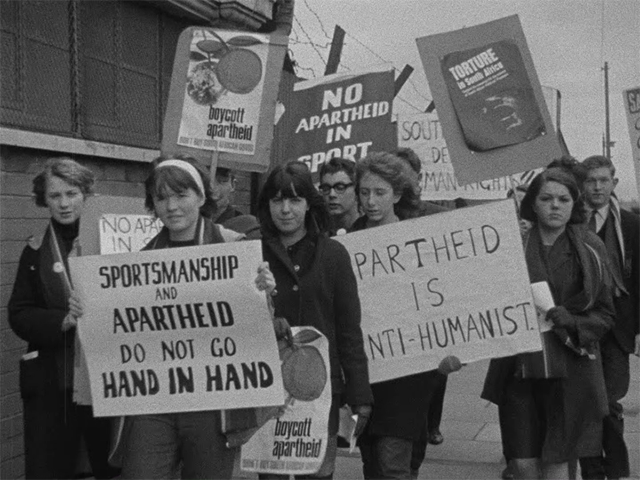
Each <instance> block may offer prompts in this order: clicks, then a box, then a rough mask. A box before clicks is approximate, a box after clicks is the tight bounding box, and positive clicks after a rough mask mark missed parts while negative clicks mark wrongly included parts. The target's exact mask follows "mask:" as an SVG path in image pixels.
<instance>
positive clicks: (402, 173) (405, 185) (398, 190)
mask: <svg viewBox="0 0 640 480" xmlns="http://www.w3.org/2000/svg"><path fill="white" fill-rule="evenodd" d="M366 173H373V174H374V175H378V176H379V177H380V178H382V179H383V180H385V181H386V182H388V183H389V184H390V185H391V188H393V193H394V194H396V195H400V200H399V201H398V202H397V203H396V204H395V205H394V207H393V210H394V212H395V214H396V215H398V218H400V219H401V220H404V219H405V218H412V217H415V216H417V215H418V212H419V206H420V196H419V195H418V191H419V187H418V175H417V174H416V172H414V171H413V170H412V169H411V168H410V167H409V164H408V162H407V161H405V160H403V159H402V158H400V157H398V156H397V155H394V154H392V153H387V152H374V153H369V154H368V155H367V156H366V157H364V158H363V159H361V160H359V161H358V163H357V164H356V178H357V180H358V181H357V185H356V193H359V192H360V181H361V180H362V177H363V176H364V175H365V174H366ZM358 198H360V197H359V196H358Z"/></svg>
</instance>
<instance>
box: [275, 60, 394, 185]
mask: <svg viewBox="0 0 640 480" xmlns="http://www.w3.org/2000/svg"><path fill="white" fill-rule="evenodd" d="M393 80H394V79H393V70H380V71H372V72H367V73H362V74H352V75H343V74H335V75H328V76H326V77H322V78H320V79H317V80H309V81H304V82H298V83H296V84H295V86H294V91H293V94H292V96H291V100H290V101H289V102H288V103H287V104H286V105H285V107H286V110H285V113H284V114H283V117H282V119H281V121H282V122H283V124H285V125H290V126H291V128H292V129H293V130H292V131H288V132H282V133H283V135H285V136H286V138H287V142H286V143H285V148H286V150H285V155H284V158H285V159H286V160H299V161H303V162H305V163H307V165H309V167H310V169H311V172H312V173H314V174H317V172H318V169H319V168H320V166H321V165H322V164H323V163H325V162H327V161H328V160H329V159H331V158H333V157H342V158H347V159H349V160H353V161H354V162H355V161H356V160H358V159H359V158H362V157H364V156H365V155H366V154H367V152H370V151H389V150H393V149H395V148H396V145H397V142H396V138H395V129H394V126H393V124H392V123H391V107H392V104H393V93H394V86H393Z"/></svg>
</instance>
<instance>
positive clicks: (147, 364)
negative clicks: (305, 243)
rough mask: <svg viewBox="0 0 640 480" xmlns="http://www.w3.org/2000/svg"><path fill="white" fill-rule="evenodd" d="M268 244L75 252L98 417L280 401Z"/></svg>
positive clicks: (82, 329)
mask: <svg viewBox="0 0 640 480" xmlns="http://www.w3.org/2000/svg"><path fill="white" fill-rule="evenodd" d="M261 261H262V250H261V246H260V242H257V241H247V242H238V243H228V244H226V243H225V244H216V245H203V246H199V247H188V248H173V249H168V250H153V251H145V252H137V253H122V254H114V255H101V256H93V255H92V256H85V257H75V258H70V259H69V266H70V269H71V274H72V279H73V282H74V286H75V288H76V290H77V291H78V292H79V295H80V296H81V298H82V301H83V304H84V315H83V317H82V318H81V319H80V321H79V322H78V333H79V335H80V340H81V342H82V345H83V347H84V350H85V354H86V357H87V363H88V366H89V378H90V382H91V397H92V400H93V408H94V413H95V414H96V415H97V416H117V415H140V414H147V413H168V412H181V411H196V410H217V409H231V408H243V407H254V406H269V405H281V404H282V402H283V398H284V393H283V389H282V376H281V373H280V362H279V359H278V350H277V346H276V340H275V334H274V331H273V325H272V321H271V317H270V314H269V310H268V307H267V302H266V299H265V294H264V292H259V291H258V290H257V287H256V286H255V283H254V281H255V278H256V271H257V267H258V265H259V264H260V262H261Z"/></svg>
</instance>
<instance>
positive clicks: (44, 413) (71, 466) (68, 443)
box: [23, 385, 118, 479]
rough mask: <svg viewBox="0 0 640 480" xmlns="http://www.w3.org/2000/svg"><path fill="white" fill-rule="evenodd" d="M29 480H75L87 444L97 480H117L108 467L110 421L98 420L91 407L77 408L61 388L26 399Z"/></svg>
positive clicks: (25, 420) (26, 444)
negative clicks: (73, 479) (80, 452)
mask: <svg viewBox="0 0 640 480" xmlns="http://www.w3.org/2000/svg"><path fill="white" fill-rule="evenodd" d="M23 405H24V411H23V417H24V443H25V477H26V478H27V479H31V478H74V477H75V474H76V471H75V469H76V464H77V461H78V453H79V450H80V449H79V447H80V441H81V440H84V442H85V446H86V450H87V454H88V457H89V462H90V464H91V470H92V473H93V476H94V477H95V478H98V479H103V478H113V477H115V476H116V475H117V474H118V469H116V468H113V467H111V466H110V465H109V464H108V461H107V459H108V455H109V439H110V428H111V424H110V419H108V418H95V417H94V416H93V411H92V408H91V407H90V406H80V405H76V404H75V403H73V401H72V392H71V391H70V390H66V391H61V390H58V389H57V386H55V385H53V386H51V388H50V389H49V390H48V391H46V392H43V391H41V392H40V393H39V394H37V395H33V396H28V397H27V398H23Z"/></svg>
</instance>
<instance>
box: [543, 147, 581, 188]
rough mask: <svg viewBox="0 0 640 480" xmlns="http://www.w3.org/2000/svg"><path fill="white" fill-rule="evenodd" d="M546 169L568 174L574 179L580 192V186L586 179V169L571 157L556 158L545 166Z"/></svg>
mask: <svg viewBox="0 0 640 480" xmlns="http://www.w3.org/2000/svg"><path fill="white" fill-rule="evenodd" d="M547 168H560V169H562V170H564V171H565V172H567V173H570V174H571V175H573V177H574V178H575V179H576V182H577V183H578V188H579V189H580V190H582V185H583V184H584V181H585V180H586V179H587V169H586V168H584V165H582V164H581V163H580V162H579V161H578V160H576V159H575V158H573V157H572V156H571V155H563V156H562V157H560V158H556V159H555V160H553V161H552V162H551V163H550V164H549V165H547Z"/></svg>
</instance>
